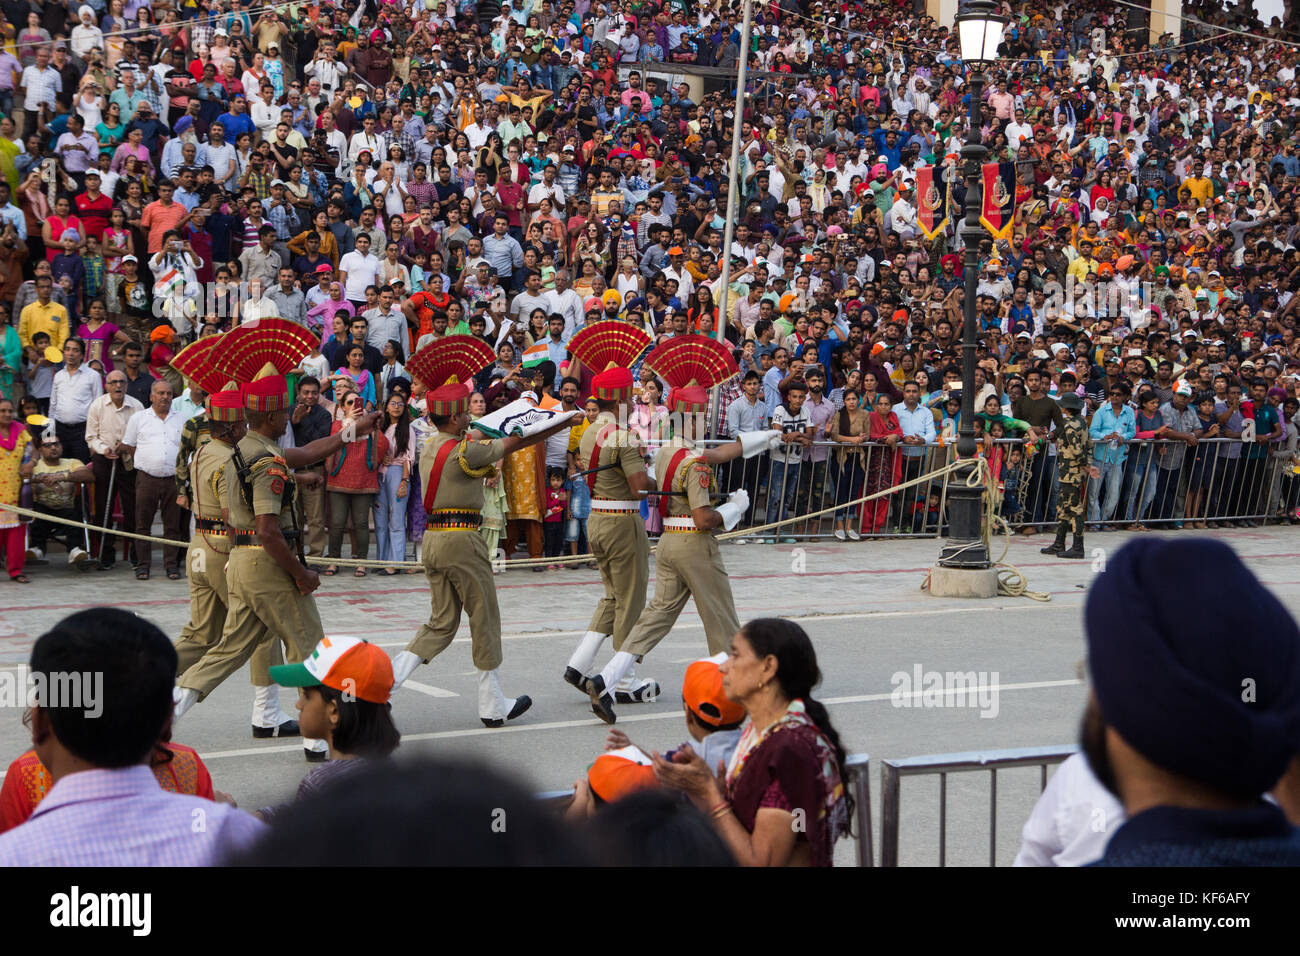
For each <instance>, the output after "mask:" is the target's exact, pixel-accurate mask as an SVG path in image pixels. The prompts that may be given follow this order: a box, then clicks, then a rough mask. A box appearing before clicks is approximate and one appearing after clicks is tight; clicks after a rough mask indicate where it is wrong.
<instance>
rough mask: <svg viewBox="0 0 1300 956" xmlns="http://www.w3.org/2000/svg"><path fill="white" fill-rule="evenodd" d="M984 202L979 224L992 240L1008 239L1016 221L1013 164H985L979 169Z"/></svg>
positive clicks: (1014, 168)
mask: <svg viewBox="0 0 1300 956" xmlns="http://www.w3.org/2000/svg"><path fill="white" fill-rule="evenodd" d="M980 177H981V179H982V182H983V185H984V200H983V202H982V204H981V205H980V222H981V223H983V224H984V228H985V229H987V230H988V231H989V232H991V233H992V234H993V238H994V239H1010V238H1011V230H1012V227H1013V226H1014V225H1015V221H1016V166H1015V164H1014V163H985V164H984V165H983V166H982V167H981V168H980Z"/></svg>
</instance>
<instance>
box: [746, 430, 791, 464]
mask: <svg viewBox="0 0 1300 956" xmlns="http://www.w3.org/2000/svg"><path fill="white" fill-rule="evenodd" d="M736 437H737V438H739V440H740V447H741V449H742V451H743V456H744V457H745V458H753V457H754V456H755V455H761V454H763V452H765V451H768V450H769V449H771V448H774V447H775V446H776V444H777V443H779V442H780V440H781V432H780V431H778V430H777V429H774V428H769V429H766V430H764V431H759V432H741V433H740V434H739V435H738V436H736Z"/></svg>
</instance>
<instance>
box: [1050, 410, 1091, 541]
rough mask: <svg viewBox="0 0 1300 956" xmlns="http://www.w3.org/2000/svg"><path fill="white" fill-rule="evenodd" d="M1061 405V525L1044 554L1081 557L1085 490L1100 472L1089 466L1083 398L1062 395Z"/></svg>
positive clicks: (1058, 447)
mask: <svg viewBox="0 0 1300 956" xmlns="http://www.w3.org/2000/svg"><path fill="white" fill-rule="evenodd" d="M1060 405H1061V412H1062V413H1063V414H1064V415H1065V427H1064V428H1063V429H1062V430H1061V433H1060V437H1059V438H1058V439H1057V442H1056V474H1057V484H1058V489H1057V502H1056V512H1057V515H1056V516H1057V518H1058V519H1059V523H1058V524H1057V526H1056V540H1055V541H1053V542H1052V543H1051V544H1049V545H1048V546H1047V547H1045V548H1043V549H1042V551H1041V553H1042V554H1054V555H1056V556H1057V557H1061V558H1082V557H1083V519H1084V509H1085V507H1086V506H1087V496H1086V495H1085V494H1084V490H1083V489H1084V485H1085V483H1086V482H1087V480H1088V478H1090V477H1091V478H1092V479H1093V480H1094V481H1096V480H1097V479H1098V478H1100V477H1101V470H1100V469H1098V468H1097V466H1096V465H1092V464H1090V462H1091V461H1092V439H1091V438H1090V437H1089V436H1088V429H1087V427H1086V426H1085V425H1084V424H1083V420H1082V419H1081V418H1080V417H1079V414H1080V412H1081V411H1082V410H1083V399H1081V398H1080V397H1079V396H1078V395H1075V394H1074V393H1073V392H1066V393H1065V394H1064V395H1062V396H1061V399H1060ZM1071 529H1073V531H1074V541H1073V542H1072V543H1071V547H1070V549H1069V550H1068V551H1067V550H1066V549H1065V535H1066V532H1068V531H1070V530H1071Z"/></svg>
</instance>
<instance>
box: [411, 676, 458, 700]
mask: <svg viewBox="0 0 1300 956" xmlns="http://www.w3.org/2000/svg"><path fill="white" fill-rule="evenodd" d="M398 690H413V691H416V692H417V693H420V694H428V695H429V696H430V697H459V696H460V694H458V693H456V692H455V691H454V690H446V689H445V688H442V687H434V686H433V685H432V684H422V683H420V682H419V681H418V680H411V679H410V678H407V680H406V681H405V682H403V684H402V686H401V687H399V688H398Z"/></svg>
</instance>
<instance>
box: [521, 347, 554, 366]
mask: <svg viewBox="0 0 1300 956" xmlns="http://www.w3.org/2000/svg"><path fill="white" fill-rule="evenodd" d="M550 360H551V353H550V350H549V349H547V347H546V343H545V342H537V343H536V344H534V345H530V346H528V348H526V349H524V354H523V366H524V368H532V367H533V366H535V365H541V364H542V363H543V362H549V361H550Z"/></svg>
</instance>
